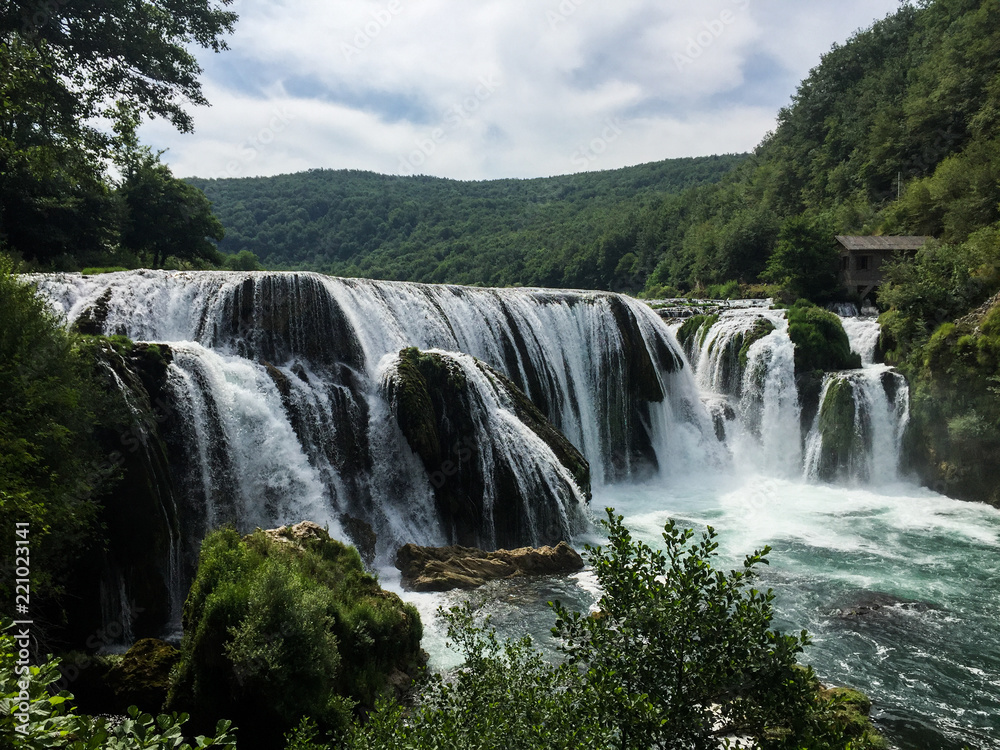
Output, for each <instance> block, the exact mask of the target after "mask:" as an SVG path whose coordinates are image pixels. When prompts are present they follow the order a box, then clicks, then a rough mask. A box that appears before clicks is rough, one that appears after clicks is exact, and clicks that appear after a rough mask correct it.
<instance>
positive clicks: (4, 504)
mask: <svg viewBox="0 0 1000 750" xmlns="http://www.w3.org/2000/svg"><path fill="white" fill-rule="evenodd" d="M92 367H93V365H92V362H89V361H88V360H87V355H86V353H85V352H84V351H82V349H81V344H80V338H79V337H78V336H75V335H73V334H70V333H68V332H67V331H66V330H65V329H64V328H63V325H62V321H61V320H60V319H58V318H57V317H56V316H55V315H54V314H53V313H52V312H51V310H50V309H49V307H48V305H47V304H46V303H45V301H44V300H42V299H40V298H39V297H38V296H37V295H36V294H35V291H34V289H33V288H32V287H31V286H29V285H27V284H25V283H23V282H21V281H20V280H19V279H17V277H16V276H15V275H14V274H13V272H12V264H11V263H10V261H9V260H8V259H7V258H4V257H3V256H0V542H2V543H3V544H4V546H5V548H6V549H14V534H15V528H16V527H15V523H16V522H27V523H29V524H30V529H31V539H32V546H33V549H32V556H31V558H32V559H31V562H32V565H31V571H32V578H33V580H32V587H31V588H32V591H31V593H32V594H33V595H34V596H33V600H32V604H33V606H34V608H35V609H37V610H38V611H37V612H36V613H35V615H34V616H35V618H36V619H37V620H38V623H39V625H40V626H41V625H43V624H44V625H50V624H52V622H53V621H56V622H58V621H59V620H61V619H62V612H60V611H59V610H60V609H61V607H62V605H63V604H64V602H60V603H55V602H54V600H55V599H56V597H59V596H61V595H62V594H64V593H65V592H66V590H71V589H72V586H71V584H72V582H73V576H74V574H75V568H77V567H78V566H79V565H78V562H79V559H80V558H81V557H82V556H83V554H84V553H85V552H87V551H91V550H92V549H93V547H94V546H96V545H95V541H96V540H97V538H98V537H99V529H98V528H97V523H96V519H97V517H98V513H99V504H98V502H97V500H96V498H97V496H98V495H99V492H100V490H101V489H102V487H103V486H104V485H105V484H106V480H107V478H108V475H109V474H110V473H111V467H110V466H109V465H108V464H107V462H105V461H104V456H102V454H101V451H100V449H99V447H98V446H97V444H96V439H95V433H96V430H97V428H98V425H99V415H98V413H97V412H98V410H99V409H98V407H99V406H100V405H101V403H102V399H103V396H102V392H101V389H100V386H99V382H98V381H97V379H96V378H95V377H94V375H93V372H92ZM0 594H2V595H3V596H4V597H7V598H8V599H9V598H10V597H13V596H14V560H13V556H11V555H4V556H3V562H2V564H0ZM39 634H40V635H44V633H39Z"/></svg>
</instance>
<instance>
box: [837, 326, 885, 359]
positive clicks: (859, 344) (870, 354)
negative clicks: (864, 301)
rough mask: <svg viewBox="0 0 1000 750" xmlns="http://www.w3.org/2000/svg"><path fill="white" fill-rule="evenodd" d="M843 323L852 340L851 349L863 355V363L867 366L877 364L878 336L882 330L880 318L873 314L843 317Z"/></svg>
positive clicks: (845, 331)
mask: <svg viewBox="0 0 1000 750" xmlns="http://www.w3.org/2000/svg"><path fill="white" fill-rule="evenodd" d="M841 323H843V325H844V333H846V334H847V338H848V340H849V341H850V342H851V350H852V351H854V352H857V353H858V354H859V355H860V356H861V363H862V364H863V365H866V366H867V365H872V364H875V352H876V350H877V349H878V337H879V333H880V332H881V330H882V327H881V326H880V325H879V324H878V318H876V317H871V316H866V317H863V318H862V317H850V318H842V319H841Z"/></svg>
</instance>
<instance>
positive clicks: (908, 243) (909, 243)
mask: <svg viewBox="0 0 1000 750" xmlns="http://www.w3.org/2000/svg"><path fill="white" fill-rule="evenodd" d="M930 239H931V238H930V237H874V236H872V237H850V236H845V235H837V242H839V243H840V244H841V245H843V246H844V247H845V248H847V249H848V250H919V249H920V248H922V247H923V246H924V245H925V244H927V242H928V241H929V240H930Z"/></svg>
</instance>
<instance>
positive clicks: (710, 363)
mask: <svg viewBox="0 0 1000 750" xmlns="http://www.w3.org/2000/svg"><path fill="white" fill-rule="evenodd" d="M687 335H688V336H690V338H689V339H688V341H687V347H686V348H687V351H688V352H689V353H690V355H691V357H692V361H693V362H694V363H695V364H694V369H695V373H696V375H695V378H696V381H697V383H698V386H699V387H700V388H701V390H702V392H703V400H704V401H705V403H706V405H707V406H708V407H709V409H710V411H711V412H712V414H713V416H714V423H715V428H716V435H717V437H718V438H719V439H720V440H723V441H725V442H726V444H727V445H728V446H729V448H730V450H731V451H732V453H733V457H734V459H735V461H736V463H737V465H738V466H741V467H744V468H749V467H754V468H756V469H758V470H764V471H766V472H769V473H774V474H777V475H778V476H793V475H795V474H796V473H797V472H799V471H801V452H802V451H801V435H800V430H799V426H798V425H799V413H800V407H799V398H798V389H797V386H796V382H795V347H794V345H793V344H792V342H791V340H790V339H789V338H788V321H786V320H785V317H784V314H783V313H782V312H781V311H775V310H767V309H762V308H760V307H752V308H737V309H732V310H726V311H723V312H721V313H720V314H718V315H714V316H711V317H708V318H706V319H705V320H704V321H703V322H702V323H701V325H700V326H699V327H698V328H697V330H696V331H694V332H693V335H692V331H690V330H689V331H688V332H687Z"/></svg>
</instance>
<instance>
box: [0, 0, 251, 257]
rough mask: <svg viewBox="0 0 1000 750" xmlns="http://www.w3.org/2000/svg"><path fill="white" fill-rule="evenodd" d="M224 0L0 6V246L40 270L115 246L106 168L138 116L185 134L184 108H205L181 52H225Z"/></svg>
mask: <svg viewBox="0 0 1000 750" xmlns="http://www.w3.org/2000/svg"><path fill="white" fill-rule="evenodd" d="M231 3H232V0H175V1H171V2H162V1H159V2H155V1H145V0H100V1H99V2H95V1H94V0H4V1H3V2H0V101H2V102H3V107H2V108H0V198H2V201H0V243H3V245H5V246H6V247H7V248H8V249H10V250H12V251H14V252H15V253H18V254H19V255H21V256H22V257H23V258H25V259H28V260H31V261H36V262H38V263H40V264H42V266H48V267H57V266H67V265H71V264H72V259H73V258H76V259H82V260H83V262H87V261H90V262H93V261H95V260H98V259H99V258H101V257H106V256H110V255H113V254H114V253H115V252H116V251H118V250H120V247H119V244H120V242H119V240H120V236H119V235H120V231H121V226H122V222H123V220H124V219H125V218H126V217H125V216H124V215H123V214H124V211H125V208H123V207H122V205H121V201H120V200H119V199H118V196H117V195H116V191H115V185H114V180H113V179H112V178H111V173H110V171H109V168H110V166H111V165H112V164H113V163H115V162H121V160H122V159H123V157H125V156H126V155H128V154H129V153H130V150H131V148H132V147H133V146H134V142H135V137H134V132H135V128H136V126H137V125H138V124H139V122H140V121H141V118H142V117H145V116H149V117H164V118H166V119H168V120H169V121H170V122H172V123H173V124H174V125H175V126H176V127H177V128H178V129H180V130H182V131H189V130H191V129H192V121H191V117H190V115H189V114H188V112H186V110H185V106H186V105H188V104H206V103H207V102H206V101H205V98H204V95H203V93H202V89H201V84H200V82H199V80H198V75H199V73H200V72H201V69H200V67H199V66H198V63H197V61H196V59H195V57H194V55H193V53H192V47H194V46H201V47H205V48H208V49H212V50H215V51H221V50H222V49H224V48H225V39H224V37H225V35H226V34H228V33H229V32H231V31H232V29H233V26H234V24H235V22H236V15H235V14H234V13H232V12H231V11H229V10H226V9H225V6H227V5H229V4H231ZM109 126H110V127H109ZM174 194H175V197H176V198H178V199H181V200H190V196H189V195H187V194H186V193H183V192H182V191H181V189H180V188H175V189H174ZM184 210H189V209H184ZM206 236H213V235H212V233H211V232H210V233H208V234H207V235H206ZM202 239H203V238H202Z"/></svg>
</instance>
